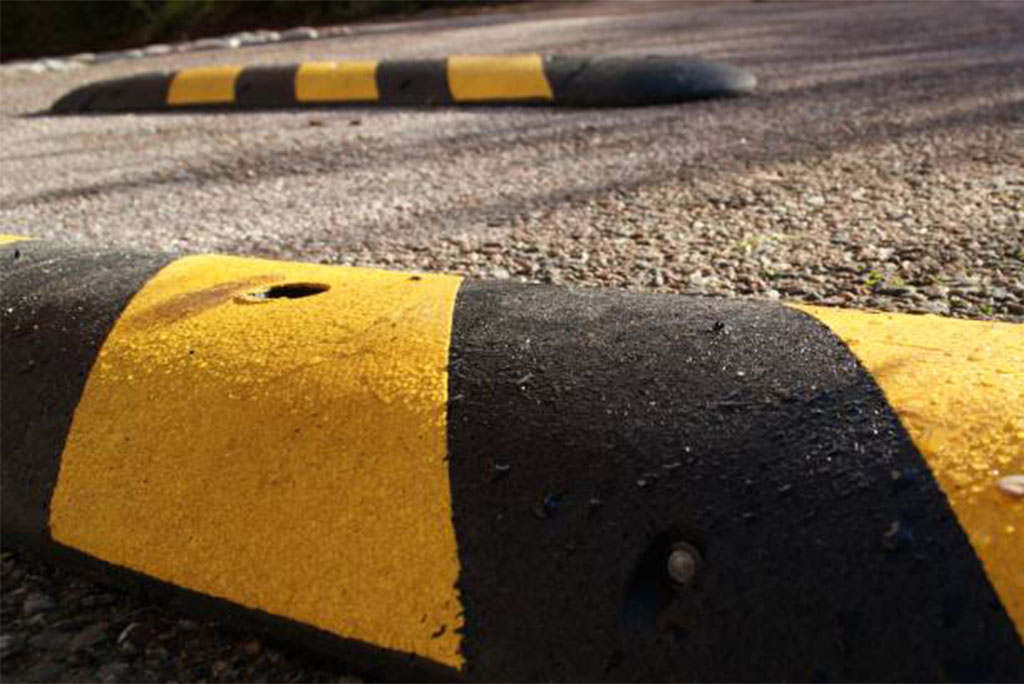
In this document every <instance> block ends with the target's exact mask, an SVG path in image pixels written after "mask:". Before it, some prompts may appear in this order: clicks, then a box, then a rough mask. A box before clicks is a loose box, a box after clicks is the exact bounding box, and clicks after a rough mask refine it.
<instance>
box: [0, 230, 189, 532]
mask: <svg viewBox="0 0 1024 684" xmlns="http://www.w3.org/2000/svg"><path fill="white" fill-rule="evenodd" d="M171 259H172V257H170V256H168V255H151V254H149V255H143V254H135V253H131V252H119V251H110V250H96V249H83V248H68V247H63V246H58V245H54V244H51V243H46V242H37V241H24V242H16V243H12V244H8V245H4V246H2V247H0V377H2V378H3V382H2V383H0V398H2V405H0V454H2V458H0V471H2V474H0V507H2V511H3V513H2V520H3V531H4V539H5V540H7V539H11V538H14V539H16V540H19V541H21V542H22V543H25V544H26V545H29V546H32V547H35V548H36V549H37V550H38V549H39V547H40V546H42V545H45V544H46V542H47V541H48V539H49V530H48V519H49V510H50V496H51V495H52V493H53V487H54V485H55V483H56V480H57V471H58V467H59V464H60V456H61V452H62V451H63V450H64V441H65V439H66V438H67V434H68V429H69V428H70V427H71V417H72V413H73V412H74V410H75V406H77V404H78V399H79V397H80V396H81V392H82V388H83V387H84V386H85V380H86V377H87V376H88V373H89V370H90V369H91V368H92V364H93V361H94V360H95V358H96V354H97V352H98V351H99V347H100V345H101V344H102V343H103V340H104V339H106V336H107V333H108V332H109V331H110V329H111V327H112V326H113V324H114V322H115V321H116V320H117V317H118V316H119V315H120V313H121V311H122V310H123V309H124V307H125V306H126V305H127V304H128V300H129V299H130V298H131V296H132V295H134V294H135V292H136V291H137V290H138V289H139V288H140V287H141V286H142V285H143V284H144V283H145V282H146V281H147V280H148V279H149V278H150V277H151V276H152V275H153V274H154V273H156V272H157V271H158V270H159V269H160V268H161V267H163V266H164V265H165V264H167V263H168V262H169V261H170V260H171Z"/></svg>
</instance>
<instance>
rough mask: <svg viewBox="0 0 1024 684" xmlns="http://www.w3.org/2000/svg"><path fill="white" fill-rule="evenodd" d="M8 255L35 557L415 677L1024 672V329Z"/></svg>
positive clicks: (118, 258)
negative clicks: (1023, 487)
mask: <svg viewBox="0 0 1024 684" xmlns="http://www.w3.org/2000/svg"><path fill="white" fill-rule="evenodd" d="M0 264H2V266H0V316H2V318H0V324H2V327H0V332H2V340H0V341H2V366H0V370H2V397H0V398H2V416H0V417H2V421H0V436H2V452H0V453H2V455H0V465H2V480H0V486H2V491H0V494H2V525H3V540H4V544H19V545H21V546H23V547H27V548H30V549H33V550H34V551H36V552H37V553H39V554H41V555H43V556H44V557H47V558H50V559H53V560H55V561H56V562H60V563H63V564H65V565H67V566H70V567H72V568H75V569H77V570H79V571H80V572H82V573H86V574H88V575H89V576H91V577H93V578H97V579H99V580H101V581H105V582H108V583H110V584H113V585H115V586H119V587H122V588H124V587H127V588H130V589H134V590H139V591H144V592H147V593H149V594H151V595H154V596H156V597H158V598H160V599H161V600H164V601H167V602H170V603H171V604H173V605H175V606H178V607H179V608H180V609H181V610H184V611H189V612H196V613H201V614H206V615H213V616H216V617H217V618H218V619H225V620H229V621H233V622H235V623H238V624H241V625H245V626H250V627H251V626H256V627H259V628H261V629H264V630H266V631H267V632H268V633H269V634H270V635H271V636H272V637H274V638H277V639H280V640H288V641H291V642H295V643H298V644H302V645H305V646H307V647H309V648H313V649H317V650H319V651H323V652H326V653H330V654H334V655H336V656H338V657H340V658H344V659H346V661H347V662H349V663H351V664H352V665H353V666H354V667H356V668H357V669H359V670H361V671H363V672H364V673H368V674H370V675H371V676H378V677H384V678H417V679H418V678H441V679H469V680H502V681H526V680H591V681H596V680H615V681H623V680H676V679H681V680H725V681H748V680H759V681H764V680H787V681H808V680H815V681H835V680H843V681H850V680H857V681H876V680H887V681H892V680H896V681H982V680H985V681H1022V680H1024V647H1022V643H1021V636H1020V635H1021V631H1022V628H1024V572H1022V569H1024V543H1022V539H1024V500H1022V498H1021V497H1019V496H1018V494H1015V492H1019V488H1018V487H1016V486H1014V483H1015V482H1016V480H1015V479H1014V476H1018V477H1019V475H1020V474H1022V473H1024V326H1021V325H1016V324H1010V323H996V322H971V321H960V320H953V319H944V318H939V317H934V316H911V315H900V314H870V313H862V312H854V311H843V310H836V309H824V308H812V307H790V306H784V305H778V304H775V303H761V302H750V301H735V300H733V301H730V300H712V299H702V298H693V297H682V296H668V295H654V294H650V295H643V294H628V293H623V292H615V291H572V290H564V289H557V288H550V287H541V286H526V285H521V284H513V283H507V282H503V283H488V282H474V281H468V280H462V279H461V278H459V277H456V276H451V275H439V274H412V273H397V272H385V271H378V270H373V269H360V268H347V267H332V266H322V265H310V264H295V263H283V262H275V261H266V260H260V259H244V258H238V257H223V256H211V255H198V256H185V257H178V256H174V255H167V254H141V253H133V252H128V251H119V250H99V249H87V248H80V247H67V246H62V245H59V244H52V243H47V242H42V241H32V240H24V239H15V238H10V239H8V240H7V241H5V243H4V244H3V245H0Z"/></svg>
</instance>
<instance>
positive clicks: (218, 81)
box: [167, 66, 242, 105]
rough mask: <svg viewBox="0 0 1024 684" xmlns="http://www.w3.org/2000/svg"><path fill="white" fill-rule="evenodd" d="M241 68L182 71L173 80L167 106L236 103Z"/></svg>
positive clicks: (197, 68)
mask: <svg viewBox="0 0 1024 684" xmlns="http://www.w3.org/2000/svg"><path fill="white" fill-rule="evenodd" d="M240 73H242V67H240V66H216V67H195V68H193V69H182V70H181V71H179V72H178V73H176V74H175V75H174V78H173V79H171V87H170V88H168V89H167V104H169V105H187V104H216V103H218V102H234V101H235V81H236V80H238V74H240Z"/></svg>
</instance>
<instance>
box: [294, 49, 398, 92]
mask: <svg viewBox="0 0 1024 684" xmlns="http://www.w3.org/2000/svg"><path fill="white" fill-rule="evenodd" d="M295 99H296V100H297V101H299V102H345V101H357V102H367V101H375V100H378V99H380V95H379V93H378V92H377V60H375V59H364V60H348V61H344V62H303V63H302V64H300V65H299V69H298V71H297V72H296V73H295Z"/></svg>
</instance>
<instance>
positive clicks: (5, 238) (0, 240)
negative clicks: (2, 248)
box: [0, 233, 32, 245]
mask: <svg viewBox="0 0 1024 684" xmlns="http://www.w3.org/2000/svg"><path fill="white" fill-rule="evenodd" d="M31 239H32V238H28V237H25V236H23V235H6V234H2V233H0V245H6V244H9V243H11V242H21V241H22V240H31Z"/></svg>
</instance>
